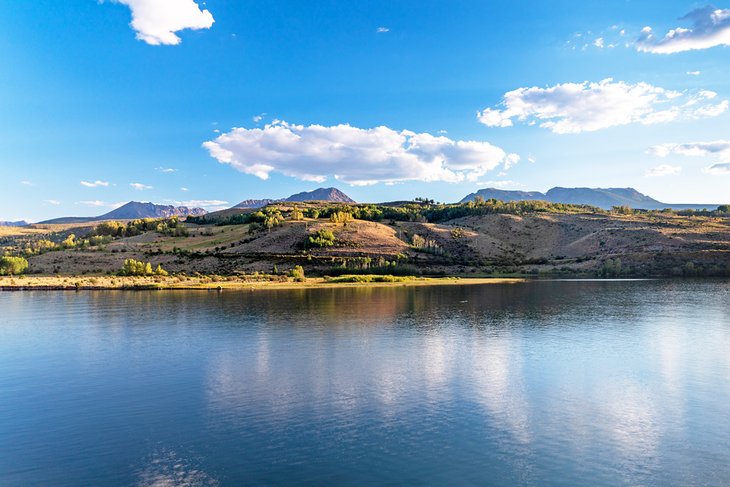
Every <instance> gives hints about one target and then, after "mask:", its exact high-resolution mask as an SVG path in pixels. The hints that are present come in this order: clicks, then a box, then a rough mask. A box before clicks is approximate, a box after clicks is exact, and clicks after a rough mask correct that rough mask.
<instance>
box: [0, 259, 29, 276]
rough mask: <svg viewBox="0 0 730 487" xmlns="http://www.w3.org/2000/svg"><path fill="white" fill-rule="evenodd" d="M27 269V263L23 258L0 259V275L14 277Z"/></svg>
mask: <svg viewBox="0 0 730 487" xmlns="http://www.w3.org/2000/svg"><path fill="white" fill-rule="evenodd" d="M27 269H28V261H27V260H25V259H24V258H23V257H10V256H6V257H0V275H3V276H4V275H11V276H16V275H18V274H22V273H24V272H25V271H26V270H27Z"/></svg>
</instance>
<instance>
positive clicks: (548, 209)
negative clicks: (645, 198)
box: [0, 202, 730, 277]
mask: <svg viewBox="0 0 730 487" xmlns="http://www.w3.org/2000/svg"><path fill="white" fill-rule="evenodd" d="M137 222H142V221H137ZM145 222H146V223H134V222H129V223H128V226H127V227H125V226H124V225H122V226H119V224H115V225H117V226H114V227H113V228H111V229H110V228H104V229H101V230H100V229H99V228H97V229H94V227H88V226H86V227H72V228H69V227H62V228H27V229H0V245H2V246H3V248H4V250H5V252H6V253H12V254H16V255H25V256H26V257H27V259H28V261H29V263H30V267H29V272H31V273H39V274H61V275H80V274H86V275H97V274H99V275H100V274H110V273H111V274H114V273H117V272H118V271H119V270H120V269H121V268H122V266H123V264H124V261H125V260H127V259H136V260H141V261H145V262H150V263H151V264H152V266H153V267H155V266H157V265H161V266H162V267H163V268H164V269H165V270H167V271H168V272H170V273H186V274H188V275H192V274H195V273H201V274H219V275H236V274H244V273H245V274H249V275H250V274H252V273H265V274H272V273H274V272H278V274H284V273H286V272H287V271H289V270H290V269H292V268H294V267H295V266H297V265H300V266H302V267H303V268H304V269H305V272H306V273H307V275H308V276H315V275H329V276H337V275H341V274H358V273H362V274H393V275H464V276H489V275H506V274H509V275H512V274H514V275H541V274H543V275H556V274H558V275H575V276H603V277H619V276H683V275H684V276H694V275H730V217H728V216H726V215H724V214H720V213H707V214H702V215H698V214H691V213H687V214H677V213H675V212H639V213H637V212H632V211H630V210H628V209H626V208H619V209H616V211H610V212H609V211H602V210H598V209H595V208H591V207H583V206H572V205H552V204H548V203H544V202H523V203H501V202H483V203H469V204H463V205H434V204H432V203H430V202H420V203H415V204H400V205H393V206H375V205H357V204H349V205H342V204H321V203H305V204H292V203H281V204H276V205H271V206H269V207H267V208H265V209H263V210H260V211H250V210H245V211H244V210H239V211H230V210H229V211H226V212H223V213H220V214H217V215H216V214H213V215H207V216H205V217H200V218H190V219H189V220H188V221H187V222H185V223H184V227H183V224H179V226H177V227H176V226H174V225H173V224H172V223H170V225H169V227H168V223H169V222H168V221H167V220H154V221H153V220H150V221H145ZM166 222H168V223H166ZM134 225H136V226H134ZM176 225H177V223H176ZM105 232H106V233H105ZM70 234H74V236H75V241H74V243H73V245H71V244H69V240H68V237H69V235H70ZM112 234H113V235H112ZM39 239H43V240H44V241H50V242H55V243H54V244H53V246H51V245H50V244H47V243H46V244H44V245H43V246H38V245H35V244H33V242H34V241H37V240H39ZM64 242H65V243H64Z"/></svg>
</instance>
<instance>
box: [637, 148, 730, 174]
mask: <svg viewBox="0 0 730 487" xmlns="http://www.w3.org/2000/svg"><path fill="white" fill-rule="evenodd" d="M648 152H649V153H650V154H653V155H655V156H658V157H667V156H670V155H679V156H686V157H709V156H712V157H717V158H718V159H719V160H720V162H718V163H715V164H713V165H711V166H709V167H706V168H704V169H703V170H702V172H704V173H705V174H712V175H718V176H719V175H726V174H730V140H714V141H710V142H689V143H686V144H661V145H655V146H652V147H650V148H649V151H648Z"/></svg>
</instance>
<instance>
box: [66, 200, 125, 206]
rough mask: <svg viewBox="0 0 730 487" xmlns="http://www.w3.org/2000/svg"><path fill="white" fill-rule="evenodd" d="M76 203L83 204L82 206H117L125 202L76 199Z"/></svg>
mask: <svg viewBox="0 0 730 487" xmlns="http://www.w3.org/2000/svg"><path fill="white" fill-rule="evenodd" d="M76 204H77V205H84V206H91V207H94V208H119V207H120V206H122V205H124V204H125V202H117V203H110V202H108V201H99V200H85V201H77V202H76Z"/></svg>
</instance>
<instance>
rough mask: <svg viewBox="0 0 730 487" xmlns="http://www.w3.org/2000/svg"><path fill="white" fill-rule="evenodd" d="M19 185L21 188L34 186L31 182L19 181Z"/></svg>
mask: <svg viewBox="0 0 730 487" xmlns="http://www.w3.org/2000/svg"><path fill="white" fill-rule="evenodd" d="M20 184H22V185H23V186H35V185H34V184H33V182H31V181H27V180H24V181H21V182H20Z"/></svg>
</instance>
